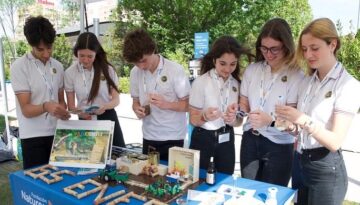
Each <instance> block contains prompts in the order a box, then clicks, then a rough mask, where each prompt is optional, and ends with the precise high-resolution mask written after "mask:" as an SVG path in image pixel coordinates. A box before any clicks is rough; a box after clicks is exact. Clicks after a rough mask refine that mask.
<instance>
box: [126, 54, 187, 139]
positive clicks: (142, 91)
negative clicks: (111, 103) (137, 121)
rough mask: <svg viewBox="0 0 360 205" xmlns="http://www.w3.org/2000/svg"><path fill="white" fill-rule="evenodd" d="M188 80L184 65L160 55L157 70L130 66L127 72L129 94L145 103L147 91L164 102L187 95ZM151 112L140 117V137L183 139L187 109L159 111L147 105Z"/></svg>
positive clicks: (173, 100) (142, 103) (185, 129)
mask: <svg viewBox="0 0 360 205" xmlns="http://www.w3.org/2000/svg"><path fill="white" fill-rule="evenodd" d="M189 90H190V82H189V78H188V76H186V74H185V71H184V68H183V67H182V66H181V65H179V64H177V63H175V62H172V61H170V60H168V59H166V58H164V57H162V56H161V55H160V62H159V65H158V67H157V68H156V70H155V71H154V72H153V73H151V72H150V71H148V70H142V69H139V68H138V67H137V66H135V67H133V69H132V70H131V72H130V93H131V97H132V98H134V99H137V100H139V101H140V104H141V105H142V106H144V105H146V104H148V93H158V94H161V95H162V96H163V97H164V98H165V99H166V100H167V101H169V102H176V101H179V100H180V99H186V98H188V96H189ZM150 107H151V114H150V115H148V116H146V117H145V118H143V126H142V130H143V137H144V139H147V140H156V141H166V140H182V139H184V138H185V136H186V131H187V121H186V112H176V111H172V110H162V109H160V108H158V107H156V106H153V105H150Z"/></svg>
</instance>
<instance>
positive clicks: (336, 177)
mask: <svg viewBox="0 0 360 205" xmlns="http://www.w3.org/2000/svg"><path fill="white" fill-rule="evenodd" d="M300 162H301V164H300V169H301V173H302V177H303V180H304V181H303V183H304V187H303V188H300V189H299V190H300V191H301V192H302V193H304V194H303V195H301V196H299V197H298V204H307V205H341V204H342V203H343V200H344V198H345V194H346V190H347V185H348V178H347V173H346V168H345V163H344V160H343V157H342V154H341V151H336V152H330V151H329V150H328V149H326V148H324V147H322V148H315V149H311V150H306V151H303V153H302V154H301V156H300Z"/></svg>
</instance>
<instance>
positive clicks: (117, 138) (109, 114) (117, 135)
mask: <svg viewBox="0 0 360 205" xmlns="http://www.w3.org/2000/svg"><path fill="white" fill-rule="evenodd" d="M97 119H98V120H111V121H113V122H115V126H114V135H113V143H112V144H113V145H115V146H118V147H125V141H124V137H123V133H122V131H121V127H120V123H119V119H118V116H117V114H116V111H115V109H111V110H106V111H105V112H104V113H103V114H101V115H98V116H97Z"/></svg>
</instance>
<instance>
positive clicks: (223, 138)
mask: <svg viewBox="0 0 360 205" xmlns="http://www.w3.org/2000/svg"><path fill="white" fill-rule="evenodd" d="M228 141H230V133H229V132H225V133H221V134H219V144H221V143H224V142H228Z"/></svg>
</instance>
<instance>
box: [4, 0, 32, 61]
mask: <svg viewBox="0 0 360 205" xmlns="http://www.w3.org/2000/svg"><path fill="white" fill-rule="evenodd" d="M34 2H35V0H0V24H1V28H2V30H3V32H4V34H5V37H6V38H7V39H8V41H7V42H8V44H9V49H10V54H11V55H12V58H15V57H16V47H15V43H14V44H13V43H11V42H15V41H16V40H15V33H16V28H17V25H16V23H15V18H16V16H15V15H16V12H17V11H18V10H19V9H21V8H24V7H26V6H28V5H30V4H32V3H34ZM6 28H8V29H6ZM8 31H10V35H9V34H8ZM9 39H11V40H9Z"/></svg>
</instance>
